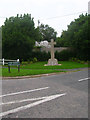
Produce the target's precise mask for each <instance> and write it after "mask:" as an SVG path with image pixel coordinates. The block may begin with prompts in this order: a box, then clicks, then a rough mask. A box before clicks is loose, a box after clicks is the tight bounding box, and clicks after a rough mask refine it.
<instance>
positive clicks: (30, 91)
mask: <svg viewBox="0 0 90 120" xmlns="http://www.w3.org/2000/svg"><path fill="white" fill-rule="evenodd" d="M48 88H49V87H44V88H38V89H33V90H27V91H21V92H16V93H9V94H5V95H1V96H0V97H6V96H11V95H18V94H22V93H28V92H34V91H39V90H45V89H48Z"/></svg>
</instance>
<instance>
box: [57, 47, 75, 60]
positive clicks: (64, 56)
mask: <svg viewBox="0 0 90 120" xmlns="http://www.w3.org/2000/svg"><path fill="white" fill-rule="evenodd" d="M74 56H75V53H74V52H73V51H71V50H69V49H68V50H63V51H61V52H57V51H56V52H55V57H56V59H58V60H59V61H67V60H69V59H70V58H72V57H74Z"/></svg>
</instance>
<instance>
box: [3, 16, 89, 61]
mask: <svg viewBox="0 0 90 120" xmlns="http://www.w3.org/2000/svg"><path fill="white" fill-rule="evenodd" d="M89 18H90V16H88V15H87V14H86V15H83V14H82V15H80V16H79V18H77V19H75V20H74V21H72V22H71V23H70V25H68V29H67V30H66V31H63V32H62V35H61V36H60V37H56V36H57V32H56V31H55V30H54V29H53V28H52V27H50V26H49V25H44V24H41V25H39V26H38V27H36V28H35V23H34V18H32V17H31V15H30V14H24V15H17V16H16V17H10V18H9V19H8V18H6V20H5V22H4V25H3V26H2V57H3V58H8V59H17V58H19V59H20V60H22V59H23V60H31V59H33V57H37V58H38V59H39V60H40V61H45V60H47V59H48V58H49V57H50V53H41V52H37V53H35V52H33V48H34V46H35V41H43V40H47V41H50V39H52V38H53V39H54V40H56V43H57V44H56V46H59V47H66V46H67V47H69V48H71V51H70V50H69V51H68V54H67V51H64V52H63V53H56V57H57V58H58V59H59V57H61V58H62V54H63V57H66V58H68V59H69V56H70V57H77V58H79V59H82V60H89V58H88V51H89V45H88V44H89V39H88V37H90V34H89V35H88V32H89V31H90V27H89V26H88V21H89ZM70 54H71V55H70ZM40 56H42V57H40ZM63 59H64V60H67V59H65V58H63ZM63 59H62V60H63Z"/></svg>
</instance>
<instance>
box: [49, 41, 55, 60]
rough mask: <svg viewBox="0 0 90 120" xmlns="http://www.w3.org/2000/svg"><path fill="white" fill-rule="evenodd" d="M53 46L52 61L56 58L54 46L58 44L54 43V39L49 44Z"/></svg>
mask: <svg viewBox="0 0 90 120" xmlns="http://www.w3.org/2000/svg"><path fill="white" fill-rule="evenodd" d="M49 44H50V45H51V59H52V60H53V59H54V58H55V57H54V45H55V44H56V42H54V40H53V39H51V42H50V43H49Z"/></svg>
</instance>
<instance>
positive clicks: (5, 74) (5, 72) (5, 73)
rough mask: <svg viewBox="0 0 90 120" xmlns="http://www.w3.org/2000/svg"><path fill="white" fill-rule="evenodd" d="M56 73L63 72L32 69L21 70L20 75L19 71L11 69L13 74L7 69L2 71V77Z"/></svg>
mask: <svg viewBox="0 0 90 120" xmlns="http://www.w3.org/2000/svg"><path fill="white" fill-rule="evenodd" d="M54 72H62V71H59V70H45V69H44V70H40V69H39V70H31V69H28V70H27V69H20V72H19V73H18V70H17V69H11V73H8V69H7V68H3V69H2V76H3V77H9V76H10V77H15V76H29V75H38V74H47V73H54Z"/></svg>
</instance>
